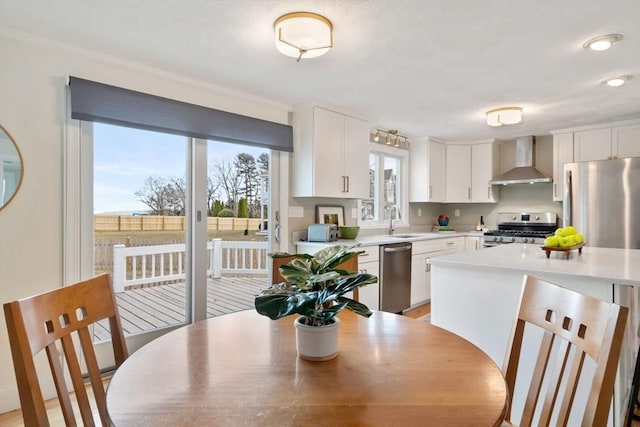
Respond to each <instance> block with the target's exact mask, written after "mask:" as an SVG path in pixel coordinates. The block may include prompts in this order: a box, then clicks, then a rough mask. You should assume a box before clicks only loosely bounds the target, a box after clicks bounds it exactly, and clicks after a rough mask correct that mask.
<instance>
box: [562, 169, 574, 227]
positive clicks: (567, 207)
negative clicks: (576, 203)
mask: <svg viewBox="0 0 640 427" xmlns="http://www.w3.org/2000/svg"><path fill="white" fill-rule="evenodd" d="M572 218H573V179H572V176H571V171H570V170H568V171H566V182H565V185H564V219H563V221H564V223H563V224H562V226H563V227H566V226H567V225H571V223H572Z"/></svg>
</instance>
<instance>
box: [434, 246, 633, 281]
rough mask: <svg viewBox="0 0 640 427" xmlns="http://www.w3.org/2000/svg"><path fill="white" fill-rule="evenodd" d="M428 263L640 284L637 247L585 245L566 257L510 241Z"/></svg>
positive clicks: (435, 258)
mask: <svg viewBox="0 0 640 427" xmlns="http://www.w3.org/2000/svg"><path fill="white" fill-rule="evenodd" d="M430 262H431V264H433V265H435V266H438V265H461V266H476V267H488V268H501V269H507V270H518V271H523V272H528V273H535V272H543V273H555V274H561V275H571V276H583V277H599V278H603V279H607V280H610V281H611V282H612V283H617V284H628V285H639V284H640V250H637V249H610V248H593V247H589V246H585V247H583V248H582V255H578V251H577V250H574V251H572V252H571V258H570V259H568V260H567V259H565V258H564V253H563V252H552V253H551V257H550V258H547V256H546V254H545V251H543V250H542V249H541V248H540V246H538V245H530V244H529V245H527V244H521V243H512V244H508V245H499V246H495V247H492V248H486V249H482V250H479V251H474V252H465V253H457V254H453V255H444V256H439V257H434V258H431V260H430Z"/></svg>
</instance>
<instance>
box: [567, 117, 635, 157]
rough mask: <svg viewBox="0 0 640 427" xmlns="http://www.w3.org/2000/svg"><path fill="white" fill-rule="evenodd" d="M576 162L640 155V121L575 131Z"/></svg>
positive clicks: (574, 153) (574, 154)
mask: <svg viewBox="0 0 640 427" xmlns="http://www.w3.org/2000/svg"><path fill="white" fill-rule="evenodd" d="M573 138H574V152H573V157H574V161H576V162H585V161H589V160H607V159H621V158H624V157H640V123H634V124H626V125H619V126H609V127H603V128H601V129H588V130H580V131H576V132H574V137H573Z"/></svg>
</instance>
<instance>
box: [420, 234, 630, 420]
mask: <svg viewBox="0 0 640 427" xmlns="http://www.w3.org/2000/svg"><path fill="white" fill-rule="evenodd" d="M430 262H431V264H432V269H431V321H432V323H433V324H435V325H437V326H440V327H443V328H445V329H447V330H449V331H451V332H454V333H456V334H458V335H460V336H462V337H463V338H465V339H467V340H469V341H471V342H472V343H474V344H475V345H477V346H478V347H480V348H481V349H482V350H483V351H485V352H486V353H487V354H488V355H489V356H490V357H491V358H492V359H493V360H494V361H495V362H496V363H497V364H498V366H503V364H504V358H505V356H506V354H507V345H508V340H509V336H510V333H511V330H512V327H513V323H514V321H515V317H516V310H517V307H518V302H519V300H520V293H521V289H522V283H523V276H524V275H525V274H528V275H533V276H536V277H540V278H542V279H544V280H548V281H550V282H553V283H556V284H558V285H561V286H563V287H566V288H569V289H573V290H575V291H578V292H581V293H583V294H587V295H591V296H594V297H597V298H600V299H602V300H606V301H612V302H616V303H618V304H621V305H625V306H628V307H629V312H630V316H629V320H628V324H627V330H626V336H625V343H624V345H623V354H622V356H621V360H620V367H619V377H618V380H617V382H616V389H615V396H614V405H613V410H612V414H611V417H610V425H614V426H619V425H621V423H622V421H623V419H624V418H623V414H624V410H625V408H626V402H627V394H628V389H629V387H630V385H631V379H632V375H633V367H634V366H633V363H634V362H635V354H636V351H637V349H638V335H637V332H638V316H639V314H638V313H639V311H640V292H639V290H638V286H639V285H640V250H623V249H605V248H592V247H588V246H586V247H584V248H583V251H582V254H581V255H579V254H578V252H577V251H574V252H572V253H571V256H570V259H568V260H567V259H565V258H564V254H563V253H552V254H551V257H550V258H547V257H546V254H545V252H544V251H543V250H541V248H540V246H537V245H526V244H516V243H514V244H506V245H500V246H496V247H493V248H488V249H484V250H481V251H476V252H466V253H457V254H453V255H447V256H442V257H436V258H432V259H431V260H430ZM527 334H528V335H527V336H526V337H525V338H526V339H527V340H528V341H531V342H529V343H528V345H530V346H529V347H528V348H529V350H530V351H525V352H524V354H525V355H526V354H532V353H533V352H534V348H535V347H534V346H535V340H539V337H540V336H541V335H540V334H539V331H528V332H527ZM530 359H531V358H529V359H525V360H524V361H523V362H524V366H521V369H523V370H524V371H523V372H527V371H530V370H531V369H532V363H531V362H532V360H530ZM589 362H590V361H589ZM592 372H593V364H592V363H588V364H586V366H585V373H584V374H585V375H590V374H591V373H592ZM586 388H587V387H584V388H579V389H578V394H577V396H576V403H575V404H576V409H578V412H580V410H579V408H580V405H581V404H582V407H584V401H585V399H586V390H585V389H586ZM524 394H525V390H524V387H522V386H517V387H516V392H515V395H514V405H513V413H514V416H515V418H514V421H516V422H517V421H519V419H518V418H519V415H518V414H520V412H521V408H522V405H523V399H524ZM575 421H576V420H575V419H573V420H570V425H575V424H574V423H575Z"/></svg>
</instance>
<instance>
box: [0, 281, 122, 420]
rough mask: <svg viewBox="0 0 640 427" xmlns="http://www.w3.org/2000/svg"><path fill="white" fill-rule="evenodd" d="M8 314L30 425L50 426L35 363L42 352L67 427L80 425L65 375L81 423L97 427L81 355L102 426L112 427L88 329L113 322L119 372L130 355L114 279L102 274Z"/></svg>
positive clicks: (14, 306)
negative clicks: (69, 379) (67, 380)
mask: <svg viewBox="0 0 640 427" xmlns="http://www.w3.org/2000/svg"><path fill="white" fill-rule="evenodd" d="M4 313H5V319H6V322H7V331H8V335H9V343H10V346H11V356H12V358H13V365H14V370H15V375H16V381H17V384H18V393H19V395H20V405H21V407H22V417H23V419H24V423H25V425H26V426H48V425H49V420H48V417H47V411H46V409H45V404H44V399H43V396H42V391H41V387H40V383H39V380H38V374H37V371H36V366H35V363H34V357H35V356H36V355H37V354H38V353H40V352H41V351H42V350H43V349H46V354H47V358H48V361H49V367H50V369H51V374H52V376H53V382H54V384H55V387H56V392H57V394H58V400H59V401H60V406H61V409H62V413H63V417H64V420H65V424H66V425H67V426H75V425H76V419H75V416H74V413H73V406H72V404H71V396H70V392H69V389H68V388H67V383H66V379H65V375H68V376H69V377H70V378H71V382H72V384H73V390H74V391H75V400H76V402H77V405H78V408H79V410H80V415H81V418H82V422H83V423H84V425H85V426H93V425H95V422H94V419H93V414H92V412H91V405H90V403H89V397H88V395H87V390H86V388H85V384H84V378H83V376H84V374H83V370H82V368H81V363H82V361H81V357H80V356H79V353H82V354H83V355H84V363H85V364H86V372H87V376H88V378H89V379H90V382H91V387H92V390H93V394H94V399H95V402H94V404H95V406H96V407H97V410H98V414H99V416H100V421H101V423H102V425H103V426H106V425H109V422H108V419H107V411H106V398H105V390H104V386H103V383H102V378H101V375H100V369H99V367H98V362H97V360H96V355H95V352H94V348H93V342H92V336H91V332H90V330H89V326H90V325H91V324H93V323H95V322H97V321H99V320H103V319H108V320H109V329H110V332H111V344H112V347H113V356H114V360H115V365H116V367H119V366H120V365H121V364H122V363H123V362H124V360H125V359H126V358H127V356H128V353H127V348H126V343H125V341H124V335H123V332H122V326H121V323H120V318H119V316H118V310H117V306H116V300H115V295H114V293H113V287H112V283H111V277H110V276H109V275H108V274H103V275H100V276H97V277H94V278H92V279H89V280H85V281H83V282H79V283H76V284H73V285H70V286H65V287H62V288H59V289H55V290H53V291H50V292H46V293H43V294H40V295H36V296H32V297H28V298H23V299H20V300H17V301H12V302H9V303H6V304H4ZM60 349H62V352H61V351H60ZM79 359H80V360H79ZM65 362H66V368H65V367H64V363H65Z"/></svg>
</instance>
